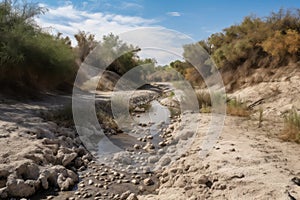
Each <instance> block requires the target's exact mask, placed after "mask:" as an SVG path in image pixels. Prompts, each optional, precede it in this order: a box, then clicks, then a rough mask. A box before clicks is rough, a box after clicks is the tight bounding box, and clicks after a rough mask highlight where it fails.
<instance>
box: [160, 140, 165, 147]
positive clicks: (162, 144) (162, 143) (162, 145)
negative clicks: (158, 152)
mask: <svg viewBox="0 0 300 200" xmlns="http://www.w3.org/2000/svg"><path fill="white" fill-rule="evenodd" d="M158 145H159V146H160V147H164V146H166V143H165V142H164V141H162V142H159V143H158Z"/></svg>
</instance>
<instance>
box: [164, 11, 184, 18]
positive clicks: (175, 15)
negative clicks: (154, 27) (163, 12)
mask: <svg viewBox="0 0 300 200" xmlns="http://www.w3.org/2000/svg"><path fill="white" fill-rule="evenodd" d="M167 15H169V16H171V17H180V16H181V14H180V13H179V12H167Z"/></svg>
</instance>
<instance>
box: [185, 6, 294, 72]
mask: <svg viewBox="0 0 300 200" xmlns="http://www.w3.org/2000/svg"><path fill="white" fill-rule="evenodd" d="M198 44H199V45H201V46H202V47H203V48H204V49H205V50H206V51H207V52H208V54H209V55H211V57H212V58H213V60H214V62H215V63H216V64H217V66H218V67H219V68H233V69H235V68H237V67H238V66H242V65H245V67H246V68H251V67H265V66H268V65H270V66H275V67H276V66H280V65H282V64H285V63H288V62H297V61H299V60H300V56H299V55H300V9H295V10H284V9H280V10H279V11H278V12H277V13H275V12H273V13H271V15H270V16H269V17H266V18H259V17H255V16H247V17H245V18H244V20H243V21H242V22H241V23H240V24H237V25H233V26H230V27H228V28H225V29H224V30H223V32H221V33H215V34H212V35H211V36H210V37H209V38H208V39H207V40H202V41H199V42H198ZM194 45H195V44H191V45H186V46H184V54H183V55H184V57H185V58H186V59H187V60H189V59H190V57H191V56H193V57H194V56H195V55H196V54H197V55H198V58H199V59H198V60H199V63H200V64H203V63H204V60H205V59H206V57H205V55H204V54H203V53H202V52H197V51H195V49H197V48H193V46H194ZM266 58H267V59H266ZM262 61H264V62H262ZM266 61H267V63H266Z"/></svg>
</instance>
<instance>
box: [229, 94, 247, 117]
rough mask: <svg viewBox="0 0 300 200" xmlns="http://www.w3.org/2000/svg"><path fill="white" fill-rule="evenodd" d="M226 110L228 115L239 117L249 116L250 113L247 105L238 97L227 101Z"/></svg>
mask: <svg viewBox="0 0 300 200" xmlns="http://www.w3.org/2000/svg"><path fill="white" fill-rule="evenodd" d="M226 112H227V114H228V115H232V116H239V117H249V116H250V114H251V112H250V110H249V108H248V107H247V105H246V104H245V103H244V102H243V101H241V100H240V99H238V98H234V99H231V100H229V101H228V103H227V110H226Z"/></svg>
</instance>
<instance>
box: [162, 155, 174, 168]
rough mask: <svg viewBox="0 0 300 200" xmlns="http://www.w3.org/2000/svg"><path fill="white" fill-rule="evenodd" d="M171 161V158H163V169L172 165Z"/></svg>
mask: <svg viewBox="0 0 300 200" xmlns="http://www.w3.org/2000/svg"><path fill="white" fill-rule="evenodd" d="M171 161H172V160H171V158H169V157H165V158H163V159H162V160H161V163H160V165H161V166H162V167H163V166H166V165H168V164H170V162H171Z"/></svg>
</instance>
